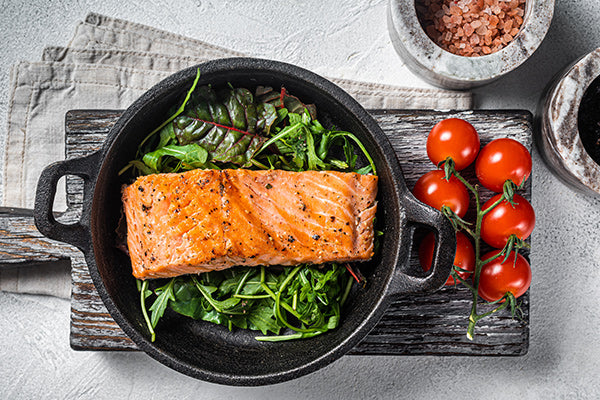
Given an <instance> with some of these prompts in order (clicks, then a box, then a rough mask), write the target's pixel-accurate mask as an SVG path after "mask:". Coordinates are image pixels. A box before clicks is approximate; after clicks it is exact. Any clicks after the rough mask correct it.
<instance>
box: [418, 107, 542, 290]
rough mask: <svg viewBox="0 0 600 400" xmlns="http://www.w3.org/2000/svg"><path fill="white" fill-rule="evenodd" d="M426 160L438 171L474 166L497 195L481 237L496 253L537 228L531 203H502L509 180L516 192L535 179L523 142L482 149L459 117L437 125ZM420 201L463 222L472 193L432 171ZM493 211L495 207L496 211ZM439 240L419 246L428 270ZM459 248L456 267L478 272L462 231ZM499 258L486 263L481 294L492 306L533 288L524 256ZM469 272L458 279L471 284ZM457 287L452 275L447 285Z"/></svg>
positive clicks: (428, 240)
mask: <svg viewBox="0 0 600 400" xmlns="http://www.w3.org/2000/svg"><path fill="white" fill-rule="evenodd" d="M427 155H428V157H429V159H430V160H431V161H432V162H433V163H434V164H435V165H437V166H441V165H442V164H443V163H444V162H445V161H446V160H447V159H448V158H451V159H452V161H453V162H454V169H455V170H456V171H461V170H463V169H465V168H467V167H468V166H469V165H471V164H472V163H473V162H475V175H476V176H477V180H478V181H479V183H480V184H481V185H482V186H484V187H485V188H487V189H489V190H491V191H494V192H497V193H498V194H496V195H495V196H493V197H492V198H491V199H490V200H488V201H487V202H486V203H485V204H484V205H483V206H482V207H481V210H482V212H483V213H484V215H483V217H482V220H481V231H480V232H479V233H480V236H481V238H482V239H483V240H484V241H485V242H486V243H487V244H489V245H490V246H491V247H494V248H496V249H502V248H503V247H504V246H505V245H506V243H507V242H508V240H509V238H510V236H511V235H516V236H517V237H518V238H520V239H523V240H525V239H527V238H528V237H529V235H531V232H532V231H533V227H534V225H535V213H534V211H533V207H531V204H529V202H528V201H527V200H526V199H525V198H523V197H522V196H519V195H517V194H515V195H514V196H513V204H511V203H509V202H508V201H507V200H506V199H504V200H502V201H500V199H501V197H502V192H503V190H504V185H505V182H506V181H507V180H510V181H512V182H513V183H514V184H515V185H516V186H517V188H519V187H522V184H523V182H525V181H526V180H527V178H528V177H529V175H530V174H531V155H530V154H529V151H527V149H526V148H525V146H523V145H522V144H521V143H519V142H517V141H516V140H513V139H508V138H502V139H496V140H493V141H492V142H490V143H488V144H487V145H486V146H484V147H483V148H482V149H481V150H480V140H479V135H478V133H477V131H476V129H475V128H474V127H473V126H472V125H471V124H470V123H469V122H467V121H465V120H462V119H458V118H449V119H445V120H443V121H441V122H439V123H438V124H436V125H435V126H434V127H433V129H432V130H431V132H430V133H429V136H428V137H427ZM413 194H414V195H415V197H416V198H417V199H419V200H421V201H422V202H424V203H425V204H428V205H430V206H432V207H434V208H437V209H438V210H441V209H442V207H443V206H447V207H449V208H450V209H451V210H452V211H453V212H454V213H455V214H456V215H457V216H459V217H460V218H463V217H464V216H465V215H466V213H467V209H468V207H469V192H468V190H467V188H466V187H465V185H464V184H463V183H462V182H461V181H460V180H459V179H458V178H457V177H456V176H454V175H452V176H451V177H450V179H449V180H447V179H446V178H445V173H444V171H443V170H441V169H438V170H433V171H430V172H428V173H426V174H425V175H423V176H422V177H421V178H420V179H419V180H418V181H417V183H416V184H415V187H414V189H413ZM491 207H493V208H491ZM434 239H435V238H434V235H433V234H430V235H427V236H426V237H425V239H424V240H423V242H422V243H421V245H420V247H419V260H420V263H421V266H422V267H423V269H424V270H425V271H427V270H429V269H430V267H431V260H432V258H433V251H434V250H433V249H434V245H435V240H434ZM456 239H457V249H456V256H455V260H454V265H455V266H457V267H459V268H460V269H462V270H466V271H473V270H474V269H475V265H476V262H477V260H475V253H474V251H473V245H472V243H471V241H470V240H469V239H468V238H467V236H466V235H464V234H463V233H462V232H457V237H456ZM500 251H501V250H494V251H492V252H490V253H488V254H486V255H484V256H483V257H482V260H486V259H488V258H490V257H493V256H494V255H496V254H498V253H499V252H500ZM504 260H505V256H504V255H503V256H500V257H497V258H496V259H494V260H493V261H491V262H488V263H486V264H484V266H483V267H482V270H481V274H480V280H479V295H480V296H481V297H483V298H484V299H485V300H488V301H495V300H498V299H500V298H501V297H502V296H504V294H505V293H507V292H511V293H512V294H513V295H514V296H515V297H519V296H521V295H522V294H523V293H525V292H526V291H527V289H528V288H529V285H530V283H531V268H530V266H529V263H528V262H527V260H525V258H524V257H523V256H521V255H520V254H518V253H514V252H513V253H511V254H510V256H509V257H507V258H506V261H505V262H503V261H504ZM469 275H472V274H469V273H468V272H461V273H459V276H460V277H461V278H463V279H465V280H466V279H470V277H469ZM455 283H456V282H455V281H454V278H453V277H452V276H451V277H450V278H448V281H447V282H446V285H453V284H455Z"/></svg>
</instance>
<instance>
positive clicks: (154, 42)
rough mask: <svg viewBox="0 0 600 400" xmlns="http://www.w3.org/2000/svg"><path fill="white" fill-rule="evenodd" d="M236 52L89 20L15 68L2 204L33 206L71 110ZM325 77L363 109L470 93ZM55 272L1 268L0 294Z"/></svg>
mask: <svg viewBox="0 0 600 400" xmlns="http://www.w3.org/2000/svg"><path fill="white" fill-rule="evenodd" d="M242 55H243V54H242V53H239V52H236V51H232V50H228V49H224V48H221V47H218V46H213V45H211V44H208V43H204V42H202V41H199V40H196V39H191V38H188V37H185V36H181V35H176V34H173V33H170V32H166V31H161V30H158V29H155V28H151V27H148V26H144V25H141V24H137V23H133V22H130V21H124V20H119V19H114V18H110V17H106V16H101V15H98V14H90V15H88V17H87V18H86V21H85V22H83V23H80V24H79V25H78V26H77V28H76V32H75V35H74V37H73V38H72V40H71V41H70V42H69V45H68V46H67V47H47V48H46V49H45V50H44V53H43V61H41V62H21V63H19V64H18V65H16V66H15V67H14V68H13V71H12V73H11V89H10V97H9V113H8V118H7V120H8V126H7V128H8V129H7V132H6V134H7V137H6V138H7V140H6V143H7V146H6V149H3V150H5V152H4V156H3V157H2V163H1V164H0V168H2V176H3V180H2V185H1V187H0V188H1V189H2V194H3V198H2V205H4V206H10V207H22V208H32V207H33V200H34V195H35V186H36V184H37V180H38V177H39V174H40V172H41V170H42V169H43V168H44V167H45V166H46V165H48V164H50V163H51V162H53V161H56V160H61V159H64V157H65V155H64V147H65V142H64V140H65V138H64V115H65V112H66V111H68V110H69V109H82V108H98V109H124V108H126V107H127V106H128V105H129V104H131V103H132V102H133V101H134V100H135V99H136V98H137V97H139V96H140V95H141V94H142V93H143V92H144V91H146V90H147V89H148V88H150V87H151V86H153V85H154V84H156V83H157V82H159V81H160V80H162V79H164V78H165V77H167V76H168V75H170V74H171V73H172V72H175V71H177V70H180V69H183V68H185V67H188V66H191V65H195V64H197V63H200V62H203V61H207V60H209V59H214V58H220V57H231V56H242ZM331 79H332V81H334V82H335V83H336V84H338V85H339V86H341V87H342V88H344V89H345V90H346V91H348V92H349V93H350V94H351V95H352V96H354V97H355V98H356V99H357V100H358V101H359V102H360V103H361V104H362V105H363V106H365V107H366V108H412V109H417V108H428V109H465V108H470V107H471V105H472V97H471V95H470V94H469V93H461V92H451V91H444V90H438V89H426V88H423V89H422V88H403V87H399V86H393V85H384V84H376V83H366V82H356V81H351V80H346V79H335V78H331ZM59 193H63V194H62V195H61V196H58V195H57V201H56V203H55V204H56V206H57V209H64V207H65V206H66V202H65V196H64V189H63V190H61V189H60V188H59ZM23 268H28V267H23ZM56 275H57V276H58V281H57V282H55V283H53V284H52V285H46V289H45V290H44V284H43V282H39V279H42V278H41V276H40V275H39V274H37V275H36V274H35V273H27V274H25V273H21V274H20V273H18V272H16V271H11V272H10V273H6V271H5V272H2V273H0V290H9V291H18V292H28V293H32V292H35V293H45V294H51V295H57V296H65V291H64V287H65V284H64V283H65V282H66V287H68V284H69V282H70V279H69V276H68V275H66V274H65V275H64V277H63V281H62V282H61V281H60V276H61V274H56ZM27 280H31V282H28V281H27ZM61 285H62V286H61ZM40 287H41V289H40ZM59 287H62V288H63V289H62V290H59V289H57V288H59Z"/></svg>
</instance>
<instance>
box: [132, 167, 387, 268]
mask: <svg viewBox="0 0 600 400" xmlns="http://www.w3.org/2000/svg"><path fill="white" fill-rule="evenodd" d="M376 195H377V177H376V176H373V175H360V174H356V173H344V172H336V171H306V172H289V171H282V170H266V171H252V170H245V169H233V170H222V171H218V170H200V169H197V170H192V171H188V172H184V173H179V174H174V173H172V174H154V175H147V176H142V177H139V178H138V179H137V180H136V181H135V182H134V183H133V184H131V185H129V186H126V187H124V189H123V193H122V199H123V205H124V211H125V217H126V220H127V246H128V249H129V255H130V258H131V264H132V269H133V275H134V276H135V277H136V278H138V279H146V278H167V277H173V276H178V275H183V274H197V273H200V272H206V271H212V270H220V269H224V268H229V267H232V266H234V265H249V266H255V265H296V264H300V263H313V264H320V263H325V262H333V261H336V262H345V261H364V260H368V259H370V258H371V257H372V256H373V238H374V229H373V220H374V217H375V212H376V209H377V202H376V201H375V197H376Z"/></svg>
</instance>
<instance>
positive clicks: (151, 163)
mask: <svg viewBox="0 0 600 400" xmlns="http://www.w3.org/2000/svg"><path fill="white" fill-rule="evenodd" d="M165 156H170V157H173V158H176V159H178V160H180V161H181V162H182V165H183V166H184V169H186V170H189V169H194V168H202V167H203V166H204V165H205V164H206V161H207V160H208V151H206V149H204V148H203V147H202V146H200V145H198V144H196V143H191V144H188V145H186V146H177V145H174V144H172V145H169V146H164V147H161V148H159V149H158V150H155V151H153V152H151V153H146V154H144V157H143V158H142V160H143V162H144V164H146V166H147V167H148V168H150V169H151V170H153V171H155V172H159V171H161V170H162V167H161V160H162V158H163V157H165Z"/></svg>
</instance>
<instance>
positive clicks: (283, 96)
mask: <svg viewBox="0 0 600 400" xmlns="http://www.w3.org/2000/svg"><path fill="white" fill-rule="evenodd" d="M256 101H257V102H258V103H268V104H272V105H273V106H275V107H277V108H286V109H287V110H288V111H289V112H290V113H296V114H302V113H303V112H304V110H308V112H309V113H310V116H311V118H312V119H316V118H317V107H315V105H314V104H304V103H303V102H302V101H300V99H298V98H297V97H296V96H292V95H291V94H289V93H288V92H287V90H285V88H283V87H282V88H281V90H280V91H278V92H276V91H275V90H273V88H272V87H268V86H259V87H257V88H256Z"/></svg>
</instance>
